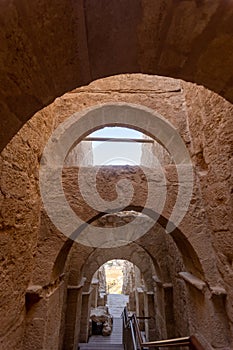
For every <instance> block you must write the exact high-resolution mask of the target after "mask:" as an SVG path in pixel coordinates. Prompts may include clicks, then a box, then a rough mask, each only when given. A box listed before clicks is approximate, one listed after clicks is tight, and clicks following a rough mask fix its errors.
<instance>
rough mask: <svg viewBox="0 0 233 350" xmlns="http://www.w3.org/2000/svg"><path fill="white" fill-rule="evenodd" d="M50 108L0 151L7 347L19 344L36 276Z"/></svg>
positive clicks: (3, 341) (2, 339) (3, 343)
mask: <svg viewBox="0 0 233 350" xmlns="http://www.w3.org/2000/svg"><path fill="white" fill-rule="evenodd" d="M53 124H54V115H53V112H52V108H51V107H47V108H46V109H44V110H43V111H41V112H39V113H38V114H37V115H36V116H34V118H33V119H32V120H31V121H30V122H28V123H27V124H26V125H25V126H24V127H23V128H22V129H21V130H20V132H19V133H18V134H17V135H16V136H15V137H14V139H13V140H12V141H11V142H10V143H9V144H8V146H7V147H6V148H5V150H4V151H3V152H2V153H1V156H0V172H1V178H0V204H1V212H0V242H1V243H0V256H1V257H0V270H1V287H0V289H1V330H0V347H1V349H3V350H8V349H9V348H12V349H16V348H18V349H20V348H21V346H22V340H23V329H24V320H25V313H26V309H25V294H26V290H27V288H28V285H29V283H30V281H31V278H32V273H33V268H34V256H35V254H36V246H37V239H38V234H39V230H40V209H41V199H40V194H39V188H38V169H39V161H40V157H41V153H42V150H43V147H44V145H45V142H46V141H47V138H48V136H49V135H50V133H51V131H52V130H53Z"/></svg>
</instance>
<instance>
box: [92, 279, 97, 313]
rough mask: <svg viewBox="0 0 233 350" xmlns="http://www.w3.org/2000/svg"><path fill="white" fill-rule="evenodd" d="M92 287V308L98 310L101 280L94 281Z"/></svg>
mask: <svg viewBox="0 0 233 350" xmlns="http://www.w3.org/2000/svg"><path fill="white" fill-rule="evenodd" d="M91 287H92V289H93V291H92V299H91V307H93V308H96V307H97V306H98V296H99V280H98V279H97V278H93V279H92V282H91Z"/></svg>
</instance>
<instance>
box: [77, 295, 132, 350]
mask: <svg viewBox="0 0 233 350" xmlns="http://www.w3.org/2000/svg"><path fill="white" fill-rule="evenodd" d="M127 301H128V297H126V296H125V295H121V294H118V295H117V294H110V295H109V296H108V306H109V311H110V313H111V314H112V315H113V329H112V333H111V335H110V336H106V337H103V336H102V335H93V336H91V337H90V339H89V342H88V343H80V344H79V348H80V350H124V345H123V344H122V318H121V313H122V311H123V309H124V306H125V305H126V302H127Z"/></svg>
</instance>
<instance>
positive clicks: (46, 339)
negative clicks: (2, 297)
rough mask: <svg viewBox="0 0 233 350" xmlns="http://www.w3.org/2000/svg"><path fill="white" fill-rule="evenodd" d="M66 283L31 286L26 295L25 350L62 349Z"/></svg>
mask: <svg viewBox="0 0 233 350" xmlns="http://www.w3.org/2000/svg"><path fill="white" fill-rule="evenodd" d="M64 286H65V284H64V282H63V281H60V282H59V283H58V284H54V285H50V286H46V287H42V286H30V287H29V288H28V290H27V293H26V312H27V313H26V322H25V334H24V339H23V349H24V350H31V349H35V350H47V349H50V350H57V349H59V348H60V346H61V344H60V331H61V319H62V312H63V307H64V303H63V301H64Z"/></svg>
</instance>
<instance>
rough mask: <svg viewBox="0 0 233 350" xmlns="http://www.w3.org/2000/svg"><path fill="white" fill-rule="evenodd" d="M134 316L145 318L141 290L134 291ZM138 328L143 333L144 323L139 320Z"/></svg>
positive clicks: (142, 292)
mask: <svg viewBox="0 0 233 350" xmlns="http://www.w3.org/2000/svg"><path fill="white" fill-rule="evenodd" d="M135 296H136V315H137V316H138V317H144V316H145V310H144V291H143V289H142V288H140V287H139V288H137V289H136V293H135ZM139 326H140V330H141V331H144V330H145V327H144V322H142V321H140V320H139Z"/></svg>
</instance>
